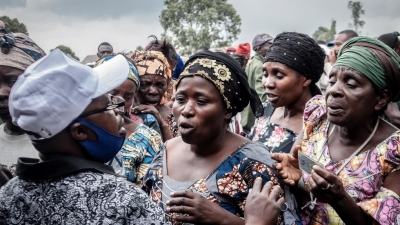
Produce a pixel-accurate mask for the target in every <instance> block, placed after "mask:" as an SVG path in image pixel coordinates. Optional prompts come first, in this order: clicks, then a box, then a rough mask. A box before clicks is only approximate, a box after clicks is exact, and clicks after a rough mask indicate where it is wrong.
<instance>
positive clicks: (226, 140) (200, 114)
mask: <svg viewBox="0 0 400 225" xmlns="http://www.w3.org/2000/svg"><path fill="white" fill-rule="evenodd" d="M248 104H250V106H251V108H252V109H253V111H254V112H255V115H257V116H259V115H260V114H261V113H262V105H261V102H260V100H259V98H258V96H257V94H256V92H255V91H254V90H253V89H251V88H250V87H249V84H248V82H247V79H246V75H245V72H244V70H243V68H241V67H240V65H239V64H238V63H236V62H235V61H234V59H232V58H231V57H230V56H229V55H226V54H224V53H212V52H210V51H203V52H200V53H197V54H195V55H194V56H192V57H191V58H190V59H189V61H188V62H187V63H186V64H185V69H184V71H183V72H182V74H181V75H180V77H179V79H178V81H177V84H176V96H175V102H174V105H173V113H174V116H175V118H176V119H177V121H178V126H179V132H180V135H181V136H180V137H177V138H174V139H172V140H170V141H168V142H166V143H165V144H164V146H163V147H162V149H161V150H160V151H159V153H158V154H157V156H156V157H155V158H154V161H153V163H152V164H151V166H150V168H149V171H148V174H147V175H146V176H145V178H144V187H143V188H144V190H145V191H147V192H148V193H149V194H150V196H151V198H152V199H153V200H154V201H155V202H157V204H158V205H159V206H161V207H163V209H164V210H165V211H166V212H167V213H168V214H167V215H168V218H169V219H170V221H171V222H173V223H174V224H182V223H196V224H197V223H198V224H244V220H243V219H241V218H240V217H243V216H244V206H245V202H246V197H247V194H248V193H249V189H250V188H251V187H252V185H253V182H254V180H255V179H256V178H257V177H261V178H262V180H263V182H266V181H272V182H273V184H274V185H277V186H279V185H281V183H279V180H278V179H277V177H276V175H275V172H274V170H273V169H272V168H271V166H272V163H273V161H272V160H271V158H270V154H268V152H266V149H265V146H263V145H262V144H259V143H253V142H250V141H249V140H248V139H247V138H244V137H242V136H239V135H236V134H234V133H232V132H230V131H228V130H227V129H226V128H227V124H228V123H229V121H230V119H231V118H232V117H233V116H235V115H236V114H237V113H238V112H240V111H241V110H243V109H244V107H246V106H247V105H248ZM282 189H284V190H285V192H283V191H281V192H280V195H279V196H280V197H282V196H285V199H286V205H285V206H284V208H283V210H282V212H281V213H280V217H279V223H280V224H292V223H293V222H295V221H296V214H295V210H296V209H295V202H294V200H293V199H292V198H291V197H290V196H291V195H290V193H289V189H288V188H284V187H283V186H282ZM274 219H277V218H274Z"/></svg>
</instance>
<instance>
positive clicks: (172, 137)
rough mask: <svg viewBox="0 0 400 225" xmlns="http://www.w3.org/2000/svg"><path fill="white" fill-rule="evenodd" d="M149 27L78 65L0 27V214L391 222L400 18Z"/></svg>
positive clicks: (398, 160) (28, 219) (60, 220)
mask: <svg viewBox="0 0 400 225" xmlns="http://www.w3.org/2000/svg"><path fill="white" fill-rule="evenodd" d="M150 38H151V40H150V41H149V43H148V45H147V46H146V47H145V49H144V50H143V51H135V52H130V53H116V52H114V49H113V47H112V45H111V44H110V43H108V42H103V43H101V44H100V45H99V46H98V49H97V51H98V52H97V56H98V58H99V59H98V60H97V61H96V62H93V63H89V64H88V65H85V64H82V63H80V62H78V61H76V60H74V59H72V58H71V57H69V56H68V55H66V54H64V53H63V52H61V51H60V50H59V49H56V50H53V51H52V52H50V53H49V54H48V55H46V53H45V52H44V51H43V50H42V49H41V48H40V47H39V46H38V45H37V44H36V43H35V41H34V40H32V39H31V38H29V37H28V36H27V35H25V34H21V33H10V32H7V27H5V26H2V27H0V47H1V52H0V117H1V121H2V124H1V125H0V187H1V189H0V224H246V225H250V224H251V225H260V224H321V225H325V224H332V225H336V224H338V225H339V224H400V216H399V215H400V197H399V195H400V185H399V182H398V180H399V179H400V173H399V172H398V171H399V170H400V131H399V128H398V127H400V56H399V54H400V37H399V33H398V32H392V33H387V34H383V35H381V36H379V37H378V38H370V37H365V36H359V35H358V34H357V33H356V32H354V31H352V30H344V31H342V32H339V33H338V34H336V35H335V39H334V40H333V41H332V42H329V43H324V42H321V41H319V40H313V39H312V38H310V37H309V36H307V35H305V34H301V33H298V32H283V33H280V34H278V35H277V36H276V37H273V36H271V35H269V34H267V33H261V34H257V35H256V36H255V37H254V39H253V40H252V43H251V44H250V43H242V44H239V45H238V46H237V47H228V48H226V49H225V52H213V51H210V50H209V49H208V48H207V47H206V46H204V47H201V48H200V49H198V51H197V52H196V53H195V54H193V55H191V56H189V57H183V56H180V55H179V54H178V53H177V51H176V49H175V48H174V46H173V45H172V44H171V43H170V42H169V41H168V40H166V39H159V38H157V37H156V36H154V35H151V36H150ZM251 50H253V51H254V55H253V56H252V57H250V56H251V53H252V52H251Z"/></svg>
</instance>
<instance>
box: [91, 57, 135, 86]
mask: <svg viewBox="0 0 400 225" xmlns="http://www.w3.org/2000/svg"><path fill="white" fill-rule="evenodd" d="M124 56H125V55H124ZM112 58H114V56H113V55H109V56H106V57H104V58H102V59H100V60H98V61H97V62H96V64H95V65H94V67H97V66H99V65H101V64H103V63H104V62H107V61H108V60H110V59H112ZM125 58H126V57H125ZM127 61H128V64H129V75H128V79H129V80H131V81H133V82H134V83H135V84H136V90H135V91H137V90H138V89H139V86H140V81H139V73H138V71H137V70H136V67H135V66H134V65H133V63H131V62H130V61H129V60H127Z"/></svg>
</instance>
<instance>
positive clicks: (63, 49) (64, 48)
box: [56, 45, 80, 61]
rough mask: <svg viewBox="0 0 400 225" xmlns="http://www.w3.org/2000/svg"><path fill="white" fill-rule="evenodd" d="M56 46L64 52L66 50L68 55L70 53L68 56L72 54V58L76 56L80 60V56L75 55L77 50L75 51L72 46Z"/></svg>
mask: <svg viewBox="0 0 400 225" xmlns="http://www.w3.org/2000/svg"><path fill="white" fill-rule="evenodd" d="M56 48H58V49H60V50H61V51H62V52H64V53H65V54H66V55H68V56H70V57H72V58H74V59H76V60H78V61H80V60H79V57H78V56H76V55H75V52H73V51H72V50H71V48H70V47H68V46H65V45H59V46H57V47H56Z"/></svg>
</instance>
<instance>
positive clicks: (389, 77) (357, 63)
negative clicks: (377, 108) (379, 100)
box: [334, 37, 400, 102]
mask: <svg viewBox="0 0 400 225" xmlns="http://www.w3.org/2000/svg"><path fill="white" fill-rule="evenodd" d="M336 66H346V67H349V68H352V69H353V70H356V71H358V72H359V73H361V74H363V75H364V76H366V77H367V78H368V79H369V80H370V81H371V82H372V83H374V84H375V85H376V86H377V87H378V88H380V89H385V88H387V89H388V91H389V95H390V99H389V101H394V102H397V101H399V100H400V88H399V87H400V57H399V56H398V55H397V53H396V52H395V51H394V50H393V49H391V48H390V47H389V46H387V45H386V44H384V43H383V42H381V41H379V40H376V39H373V38H369V37H355V38H352V39H350V40H348V41H347V42H345V43H344V44H343V45H342V47H341V48H340V50H339V53H338V59H337V61H336V63H335V65H334V67H336Z"/></svg>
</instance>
